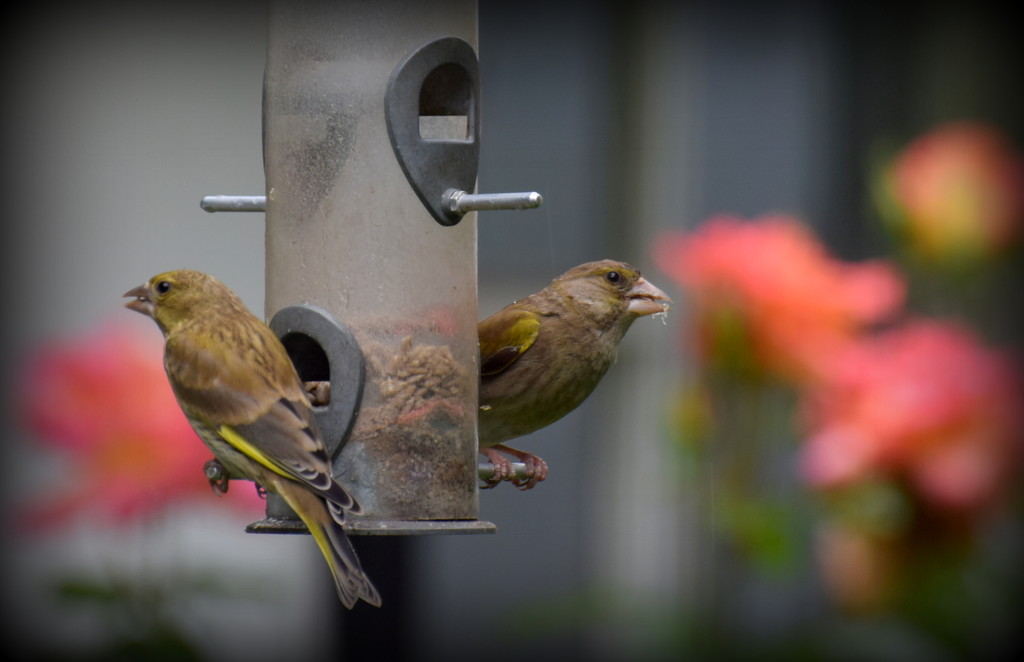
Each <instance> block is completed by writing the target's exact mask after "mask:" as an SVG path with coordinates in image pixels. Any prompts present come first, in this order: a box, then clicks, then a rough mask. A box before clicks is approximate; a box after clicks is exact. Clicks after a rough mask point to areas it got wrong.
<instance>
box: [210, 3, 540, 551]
mask: <svg viewBox="0 0 1024 662" xmlns="http://www.w3.org/2000/svg"><path fill="white" fill-rule="evenodd" d="M476 22H477V8H476V2H475V0H474V1H465V0H453V1H448V2H437V3H435V2H430V3H397V2H374V1H358V2H327V1H322V2H308V3H288V2H278V3H273V4H272V7H271V10H270V17H269V40H268V49H267V62H266V72H265V78H264V89H263V151H264V169H265V175H266V195H265V196H210V197H208V198H204V200H203V202H202V206H203V208H204V209H207V210H208V211H243V210H246V211H257V210H265V212H266V314H267V318H268V319H269V323H270V326H271V328H273V329H274V330H275V332H277V334H278V336H279V337H280V338H281V339H282V342H283V343H284V345H285V348H286V349H287V350H288V352H289V354H290V356H291V357H292V360H293V362H294V363H295V365H296V368H297V370H298V372H299V376H300V377H301V378H302V379H303V381H304V382H306V383H307V385H308V387H309V388H308V390H309V395H310V398H311V399H312V400H313V402H314V407H315V411H316V415H317V421H318V424H319V427H320V428H321V432H322V433H323V436H324V440H325V442H326V443H327V446H328V450H329V451H330V452H331V453H332V458H333V467H334V474H335V477H336V478H337V479H338V480H339V482H341V484H342V485H344V486H345V487H346V489H348V490H349V491H350V492H351V493H352V494H353V496H354V497H355V498H356V499H357V500H358V501H359V503H360V504H361V506H362V509H363V515H362V516H361V517H355V518H351V521H350V524H349V530H350V531H351V532H353V533H366V534H406V533H434V532H442V533H443V532H465V533H474V532H491V531H493V530H494V528H495V527H494V525H493V524H491V523H489V522H482V521H479V520H478V505H479V504H478V487H477V482H478V463H477V439H476V413H477V389H478V380H479V366H478V361H479V350H478V344H477V331H476V324H477V289H476V282H477V272H476V254H477V253H476V241H477V233H476V213H475V210H482V209H511V208H529V207H535V206H537V205H539V204H540V196H539V195H538V194H536V193H525V194H497V195H477V194H474V193H473V191H474V189H475V186H476V176H477V165H478V161H479V150H480V80H479V69H478V65H477V58H476V52H475V47H474V45H475V43H476ZM302 528H303V527H302V524H301V522H300V521H299V520H298V519H297V518H295V517H294V515H293V514H292V513H291V512H290V511H289V509H288V508H287V506H285V505H284V504H283V502H281V501H280V500H278V499H276V497H275V496H274V495H270V498H269V499H268V506H267V518H266V519H265V520H262V521H260V522H256V523H254V524H252V525H250V527H249V530H251V531H257V532H286V531H293V530H302Z"/></svg>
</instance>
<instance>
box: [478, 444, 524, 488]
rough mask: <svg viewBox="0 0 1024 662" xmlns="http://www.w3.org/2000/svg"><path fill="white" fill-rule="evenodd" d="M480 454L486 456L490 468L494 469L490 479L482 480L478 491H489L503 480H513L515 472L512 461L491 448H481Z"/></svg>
mask: <svg viewBox="0 0 1024 662" xmlns="http://www.w3.org/2000/svg"><path fill="white" fill-rule="evenodd" d="M480 454H481V455H484V456H486V457H487V459H488V460H489V461H490V463H491V466H492V467H494V472H493V473H492V474H491V476H490V478H487V479H484V484H483V485H481V486H480V489H483V490H489V489H491V488H493V487H494V486H495V485H497V484H498V483H500V482H501V481H503V480H511V479H512V478H515V475H516V472H515V469H513V468H512V461H511V460H509V459H508V458H507V457H505V456H504V455H502V454H501V453H499V452H498V451H496V450H495V449H493V448H481V449H480Z"/></svg>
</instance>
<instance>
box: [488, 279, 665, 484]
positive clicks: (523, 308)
mask: <svg viewBox="0 0 1024 662" xmlns="http://www.w3.org/2000/svg"><path fill="white" fill-rule="evenodd" d="M670 304H671V299H669V298H668V297H667V296H666V295H665V293H664V292H662V291H661V290H659V289H658V288H657V287H655V286H654V285H652V284H650V283H649V282H647V281H646V280H644V279H643V277H641V275H640V272H639V271H637V270H636V269H634V268H633V267H631V266H629V265H628V264H625V263H623V262H616V261H613V260H602V261H599V262H588V263H586V264H582V265H580V266H578V267H575V268H574V269H570V270H569V271H567V272H566V273H564V274H562V275H561V276H559V277H558V278H556V279H555V280H554V281H552V282H551V284H550V285H548V286H547V287H545V288H544V289H543V290H541V291H540V292H537V293H536V294H532V295H530V296H528V297H526V298H525V299H521V300H519V301H516V302H514V303H512V304H510V305H508V306H506V307H505V308H503V309H502V310H500V311H498V312H497V313H495V314H493V315H491V316H490V317H488V318H487V319H485V320H483V321H482V322H480V323H479V325H478V326H477V331H478V334H479V338H480V413H479V417H478V419H477V420H478V430H479V439H480V453H481V454H483V455H485V456H486V457H487V458H488V459H489V460H490V461H491V463H492V464H493V465H494V474H493V476H492V478H491V479H490V480H488V481H486V485H485V487H493V486H494V485H496V484H498V483H499V482H500V481H502V480H509V481H510V482H512V483H513V484H514V485H516V487H519V488H520V489H530V488H532V487H533V486H534V485H536V484H537V483H538V482H540V481H542V480H544V478H545V477H546V476H547V472H548V467H547V464H546V463H545V462H544V460H542V459H540V458H539V457H537V456H536V455H532V454H530V453H526V452H524V451H520V450H516V449H514V448H510V447H508V446H506V445H504V444H503V443H502V442H504V441H507V440H509V439H512V438H514V437H521V436H523V435H526V434H530V433H531V432H534V431H536V430H539V429H541V428H543V427H545V426H548V425H550V424H552V423H554V422H555V421H557V420H558V419H560V418H562V417H563V416H565V415H566V414H568V413H569V412H571V411H572V410H573V409H575V408H576V407H578V406H579V405H580V403H582V402H583V401H584V400H585V399H586V398H587V396H588V395H590V393H591V392H592V391H593V390H594V388H595V387H596V386H597V384H598V382H600V381H601V378H602V377H603V376H604V374H605V373H606V372H607V371H608V368H609V367H611V365H612V363H614V362H615V358H616V355H617V353H618V348H619V342H620V341H621V340H622V337H623V336H624V335H625V334H626V331H627V330H628V329H629V327H630V325H632V324H633V321H634V320H636V319H637V318H638V317H643V316H644V315H651V314H654V313H664V312H667V311H668V309H669V305H670ZM501 453H505V454H507V455H511V456H513V457H515V458H516V459H518V460H520V461H521V462H523V463H524V464H525V465H526V477H522V476H521V477H518V478H517V477H515V474H514V472H513V468H512V465H511V462H510V461H509V460H508V459H507V458H506V457H504V456H502V455H501Z"/></svg>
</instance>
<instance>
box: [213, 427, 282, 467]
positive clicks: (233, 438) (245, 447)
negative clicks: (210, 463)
mask: <svg viewBox="0 0 1024 662" xmlns="http://www.w3.org/2000/svg"><path fill="white" fill-rule="evenodd" d="M217 434H219V435H220V436H221V438H223V439H224V441H226V442H228V443H229V444H231V445H232V446H233V447H234V448H235V449H236V450H237V451H238V452H239V453H242V454H243V455H245V456H246V457H248V458H250V459H252V460H256V461H257V462H259V463H260V464H262V465H263V466H265V467H266V468H267V469H270V470H271V471H273V472H274V473H276V474H278V475H281V476H284V477H285V478H290V479H292V480H295V476H294V475H293V474H292V473H290V472H288V471H287V470H285V469H284V468H283V467H282V466H281V465H280V464H279V463H277V462H275V461H274V460H273V459H271V458H269V457H267V456H266V454H264V453H263V452H261V451H260V450H259V449H258V448H256V447H255V446H253V445H252V444H251V443H249V441H248V440H247V439H246V438H245V437H243V436H242V435H240V434H238V432H236V431H235V430H234V428H232V427H231V426H229V425H222V426H220V427H219V428H217Z"/></svg>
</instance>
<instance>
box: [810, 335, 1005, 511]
mask: <svg viewBox="0 0 1024 662" xmlns="http://www.w3.org/2000/svg"><path fill="white" fill-rule="evenodd" d="M826 374H827V381H825V382H824V383H821V384H819V385H818V387H817V388H814V389H812V390H810V391H809V392H808V393H807V395H806V402H807V406H806V414H807V422H808V425H809V431H810V436H809V438H808V440H807V443H806V445H805V446H804V448H803V458H802V468H803V474H804V476H805V478H806V480H807V481H808V482H809V483H810V484H811V485H813V486H815V487H818V488H822V489H828V488H834V487H838V486H842V485H849V484H852V483H855V482H858V481H862V480H865V479H868V478H872V477H886V478H895V479H897V480H904V481H906V482H907V484H908V485H909V486H910V487H911V489H912V491H913V493H914V494H916V495H917V496H918V497H920V498H921V499H922V500H923V501H924V502H925V503H926V504H928V505H930V506H933V507H934V508H936V509H938V510H940V511H946V512H959V513H965V514H972V513H977V512H980V511H983V510H984V509H986V507H987V506H989V505H991V504H993V503H994V502H995V501H996V500H997V499H998V497H999V496H1000V495H1001V494H1002V493H1003V491H1004V488H1007V487H1009V485H1010V481H1011V480H1015V479H1016V478H1015V477H1016V476H1017V475H1019V471H1020V469H1021V467H1022V465H1021V460H1022V459H1024V453H1022V451H1024V446H1022V437H1021V422H1022V421H1021V414H1020V412H1019V409H1018V408H1019V404H1020V395H1021V382H1020V379H1019V375H1018V374H1017V372H1016V371H1015V370H1014V369H1013V367H1012V364H1011V363H1010V362H1009V361H1008V360H1007V358H1006V357H1005V356H1003V355H1001V354H999V353H997V352H995V351H991V350H989V349H986V348H985V347H983V346H981V345H980V344H979V342H978V341H977V340H976V339H975V338H974V337H973V336H972V335H971V334H970V333H968V332H967V331H966V330H965V329H963V328H960V327H959V326H955V325H953V324H947V323H941V322H935V321H918V322H913V323H909V324H907V325H906V326H903V327H900V328H897V329H893V330H890V331H887V332H885V333H883V334H880V335H878V336H875V337H868V338H865V339H864V340H862V341H861V342H858V343H855V344H851V345H850V346H849V347H847V348H846V349H845V350H844V351H842V352H840V353H838V354H837V355H836V356H835V357H833V360H832V361H831V362H830V368H829V370H827V371H826Z"/></svg>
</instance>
